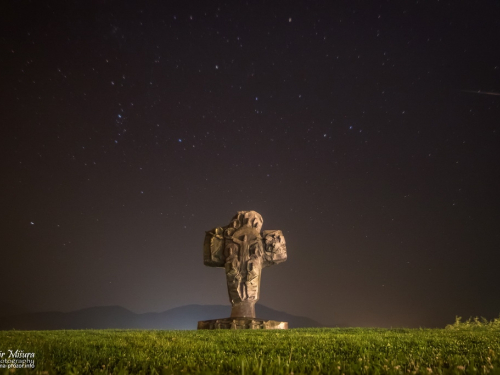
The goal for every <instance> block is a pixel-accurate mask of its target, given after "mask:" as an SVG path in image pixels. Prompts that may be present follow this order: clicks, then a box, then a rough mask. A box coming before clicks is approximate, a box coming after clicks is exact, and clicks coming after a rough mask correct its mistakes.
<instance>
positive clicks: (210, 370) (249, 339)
mask: <svg viewBox="0 0 500 375" xmlns="http://www.w3.org/2000/svg"><path fill="white" fill-rule="evenodd" d="M9 349H10V350H14V351H15V350H16V349H19V350H23V351H24V352H33V353H35V358H34V359H35V364H36V367H35V369H17V370H15V372H14V371H13V370H9V369H5V370H4V369H0V374H1V373H3V372H5V374H10V373H12V372H14V373H16V374H18V373H40V374H52V373H68V374H94V373H107V374H109V373H111V374H129V373H134V374H146V373H152V374H156V373H158V374H181V373H182V374H185V373H196V374H342V373H345V374H353V373H355V374H362V373H365V374H366V373H368V374H377V373H387V374H406V373H413V374H415V373H416V374H429V373H433V374H463V373H468V374H473V373H490V374H500V356H499V354H500V330H498V329H486V328H483V329H474V330H466V329H463V330H461V329H392V330H388V329H361V328H353V329H337V328H332V329H293V330H288V331H229V330H227V331H226V330H215V331H144V330H81V331H2V332H0V352H5V353H6V354H5V355H4V357H3V358H6V357H7V356H8V355H9V352H8V350H9Z"/></svg>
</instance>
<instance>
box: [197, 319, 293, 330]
mask: <svg viewBox="0 0 500 375" xmlns="http://www.w3.org/2000/svg"><path fill="white" fill-rule="evenodd" d="M198 329H288V323H287V322H277V321H276V320H264V319H257V318H224V319H214V320H204V321H201V322H198Z"/></svg>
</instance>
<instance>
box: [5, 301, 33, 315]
mask: <svg viewBox="0 0 500 375" xmlns="http://www.w3.org/2000/svg"><path fill="white" fill-rule="evenodd" d="M28 312H30V310H28V309H27V308H25V307H22V306H18V305H13V304H11V303H6V302H2V301H0V317H2V316H8V315H17V314H25V313H28Z"/></svg>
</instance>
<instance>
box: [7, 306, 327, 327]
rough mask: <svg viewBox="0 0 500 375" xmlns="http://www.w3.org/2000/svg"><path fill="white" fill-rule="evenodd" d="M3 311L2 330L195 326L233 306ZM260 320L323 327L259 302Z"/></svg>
mask: <svg viewBox="0 0 500 375" xmlns="http://www.w3.org/2000/svg"><path fill="white" fill-rule="evenodd" d="M0 310H3V312H2V314H0V330H11V329H16V330H55V329H108V328H114V329H181V330H186V329H196V327H197V324H198V321H199V320H210V319H219V318H226V317H228V316H229V315H230V312H231V307H230V306H224V305H186V306H181V307H176V308H173V309H170V310H167V311H164V312H160V313H155V312H150V313H143V314H136V313H134V312H132V311H130V310H127V309H125V308H124V307H121V306H97V307H90V308H86V309H82V310H77V311H71V312H23V313H18V312H15V311H16V309H13V308H12V306H10V307H9V308H6V309H0ZM255 310H256V315H257V317H258V318H260V319H271V320H277V321H284V322H288V326H289V328H299V327H322V325H321V324H320V323H318V322H317V321H315V320H313V319H310V318H307V317H302V316H295V315H291V314H288V313H285V312H282V311H277V310H273V309H271V308H269V307H266V306H263V305H256V308H255ZM11 312H13V313H11Z"/></svg>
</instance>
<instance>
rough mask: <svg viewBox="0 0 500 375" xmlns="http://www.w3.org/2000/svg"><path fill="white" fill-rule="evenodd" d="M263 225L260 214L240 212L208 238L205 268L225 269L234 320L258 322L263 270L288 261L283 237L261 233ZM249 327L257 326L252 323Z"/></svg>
mask: <svg viewBox="0 0 500 375" xmlns="http://www.w3.org/2000/svg"><path fill="white" fill-rule="evenodd" d="M262 223H263V220H262V216H260V214H259V213H257V212H255V211H238V213H237V214H236V215H235V216H234V217H233V218H232V219H231V222H230V223H229V225H227V226H225V227H217V228H214V229H212V230H211V231H208V232H206V235H205V243H204V247H203V262H204V263H205V265H206V266H210V267H224V268H225V271H226V281H227V290H228V293H229V300H230V301H231V305H232V310H231V318H248V319H252V318H255V303H256V302H257V301H258V300H259V294H260V276H261V272H262V268H264V267H269V266H272V265H273V264H278V263H281V262H284V261H285V260H286V257H287V255H286V246H285V237H284V236H283V233H281V231H280V230H265V231H262V232H261V229H262ZM233 320H234V319H233ZM207 322H208V321H207ZM217 322H218V323H217V324H219V323H220V322H222V320H220V322H219V321H217ZM269 322H274V321H269ZM200 323H201V322H200ZM275 323H279V322H275ZM283 323H284V322H283ZM231 324H235V323H234V322H231ZM249 324H250V325H252V326H253V325H256V324H257V325H258V322H255V321H254V320H252V321H251V323H249ZM284 324H286V323H284ZM247 328H248V327H247ZM280 328H284V327H280Z"/></svg>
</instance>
